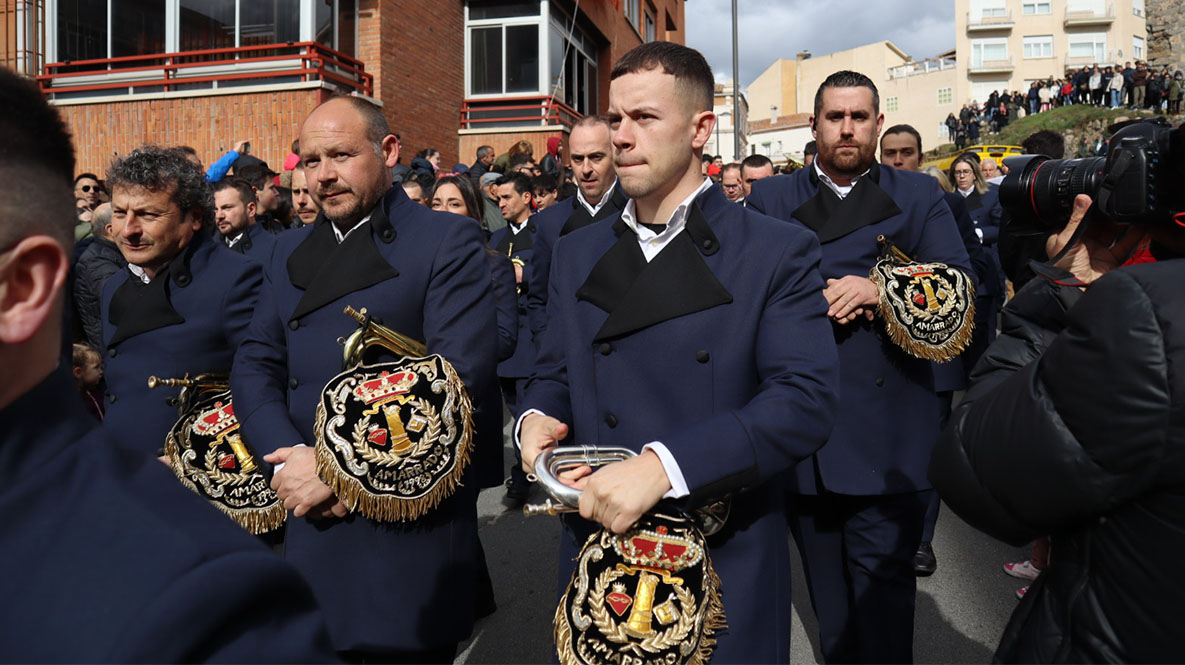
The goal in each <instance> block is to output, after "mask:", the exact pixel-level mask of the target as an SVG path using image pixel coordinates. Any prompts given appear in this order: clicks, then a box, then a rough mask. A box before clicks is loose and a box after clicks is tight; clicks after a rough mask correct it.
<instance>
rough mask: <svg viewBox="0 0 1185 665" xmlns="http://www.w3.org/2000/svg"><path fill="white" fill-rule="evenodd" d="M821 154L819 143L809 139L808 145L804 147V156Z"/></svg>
mask: <svg viewBox="0 0 1185 665" xmlns="http://www.w3.org/2000/svg"><path fill="white" fill-rule="evenodd" d="M817 154H819V144H818V143H815V142H814V141H807V142H806V145H804V146H803V147H802V156H803V157H806V156H807V155H817Z"/></svg>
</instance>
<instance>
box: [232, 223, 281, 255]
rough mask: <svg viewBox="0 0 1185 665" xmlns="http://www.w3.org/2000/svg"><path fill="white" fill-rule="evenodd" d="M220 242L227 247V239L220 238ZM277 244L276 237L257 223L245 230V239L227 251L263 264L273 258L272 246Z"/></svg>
mask: <svg viewBox="0 0 1185 665" xmlns="http://www.w3.org/2000/svg"><path fill="white" fill-rule="evenodd" d="M219 241H220V242H221V243H222V245H223V246H224V247H226V238H222V237H220V238H219ZM275 244H276V235H275V234H273V233H270V232H269V231H268V230H267V229H266V228H265V227H264V226H263V224H260V223H258V222H256V223H255V224H252V225H250V226H248V227H247V228H245V229H243V238H242V239H241V240H239V241H238V242H236V243H235V244H234V246H233V247H227V249H229V250H230V251H232V252H237V253H239V254H242V255H244V256H246V257H247V258H249V259H254V260H256V261H258V262H259V263H263V262H264V261H266V260H267V257H269V256H271V253H272V246H273V245H275Z"/></svg>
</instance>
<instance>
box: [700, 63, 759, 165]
mask: <svg viewBox="0 0 1185 665" xmlns="http://www.w3.org/2000/svg"><path fill="white" fill-rule="evenodd" d="M735 88H736V86H734V85H733V82H732V79H731V78H730V79H728V81H727V82H725V83H717V84H716V90H715V93H716V94H715V95H714V97H713V100H712V111H713V112H714V113H715V114H716V128H715V130H714V131H713V134H712V138H711V139H709V140H708V143H707V145H705V146H704V152H706V153H708V154H711V155H719V156H720V157H722V158H723V159H724V163H725V164H727V163H729V162H739V161H741V160H742V159H744V158H745V156H746V155H748V154H749V152H748V149H747V146H748V145H749V138H748V127H749V118H750V117H751V116H750V112H749V102H748V100H747V99H746V98H745V93H744V92H741V97H740V99H739V100H737V102H738V103H739V104H740V106H739V108H740V122H736V119H735V118H734V114H733V94H734V91H735ZM738 134H739V135H740V152H739V153H738V152H737V144H736V142H735V141H736V138H735V137H736V136H737V135H738Z"/></svg>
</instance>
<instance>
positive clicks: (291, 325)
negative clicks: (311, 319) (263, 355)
mask: <svg viewBox="0 0 1185 665" xmlns="http://www.w3.org/2000/svg"><path fill="white" fill-rule="evenodd" d="M299 327H300V321H298V320H296V319H292V320H291V321H289V322H288V329H289V330H296V329H297V328H299Z"/></svg>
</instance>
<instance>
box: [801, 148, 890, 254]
mask: <svg viewBox="0 0 1185 665" xmlns="http://www.w3.org/2000/svg"><path fill="white" fill-rule="evenodd" d="M880 168H881V167H880V164H878V163H876V162H873V163H872V168H871V169H869V171H868V175H867V176H865V177H863V178H860V179H859V180H857V181H856V185H855V187H852V191H851V192H849V193H848V195H847V196H846V197H844V198H843V199H841V198H839V195H838V194H836V193H835V192H833V191H831V188H830V187H828V186H827V185H825V184H823V183H821V182H820V181H819V174H818V173H817V172H816V171H815V169H814V167H813V166H812V167H810V178H811V184H812V185H814V186H815V187H816V188H817V189H818V192H817V193H816V194H815V195H814V196H813V197H811V198H810V199H809V200H808V201H807V202H806V203H803V204H802V205H801V206H799V207H798V209H797V210H795V211H794V212H793V213H792V216H793V217H794V218H795V219H797V220H799V221H800V222H802V223H803V224H806V225H807V226H809V227H810V228H811V229H813V230H814V231H815V233H817V234H818V235H819V242H820V243H825V242H830V241H832V240H837V239H839V238H842V237H844V236H846V235H848V234H849V233H851V232H853V231H856V230H858V229H861V228H864V227H865V226H869V225H870V224H876V223H877V222H879V221H881V220H884V219H888V218H890V217H892V216H893V215H899V214H901V208H898V207H897V204H896V202H894V201H893V198H892V197H891V196H889V195H888V194H887V193H885V190H883V189H881V187H880V175H881V173H880Z"/></svg>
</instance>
